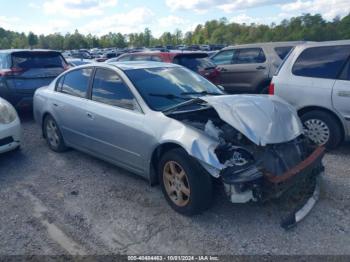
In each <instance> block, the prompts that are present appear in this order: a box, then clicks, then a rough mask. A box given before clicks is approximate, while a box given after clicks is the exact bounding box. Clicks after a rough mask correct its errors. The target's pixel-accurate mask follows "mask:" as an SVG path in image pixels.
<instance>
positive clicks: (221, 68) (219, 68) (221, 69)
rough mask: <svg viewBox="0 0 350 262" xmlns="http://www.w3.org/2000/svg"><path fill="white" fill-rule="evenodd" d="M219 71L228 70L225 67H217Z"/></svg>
mask: <svg viewBox="0 0 350 262" xmlns="http://www.w3.org/2000/svg"><path fill="white" fill-rule="evenodd" d="M217 69H218V70H219V71H220V72H227V71H228V70H227V69H226V68H223V67H218V68H217Z"/></svg>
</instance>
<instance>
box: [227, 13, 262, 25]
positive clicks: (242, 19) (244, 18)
mask: <svg viewBox="0 0 350 262" xmlns="http://www.w3.org/2000/svg"><path fill="white" fill-rule="evenodd" d="M229 21H230V23H237V24H247V25H250V24H253V23H254V24H262V23H263V22H265V21H262V19H261V18H257V17H251V16H248V15H247V14H239V15H237V16H233V17H232V18H231V19H229Z"/></svg>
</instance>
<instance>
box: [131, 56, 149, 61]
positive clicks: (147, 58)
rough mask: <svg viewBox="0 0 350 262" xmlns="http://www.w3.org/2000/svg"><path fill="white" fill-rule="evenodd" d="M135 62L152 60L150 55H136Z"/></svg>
mask: <svg viewBox="0 0 350 262" xmlns="http://www.w3.org/2000/svg"><path fill="white" fill-rule="evenodd" d="M132 60H133V61H152V58H151V56H150V55H134V56H133V59H132Z"/></svg>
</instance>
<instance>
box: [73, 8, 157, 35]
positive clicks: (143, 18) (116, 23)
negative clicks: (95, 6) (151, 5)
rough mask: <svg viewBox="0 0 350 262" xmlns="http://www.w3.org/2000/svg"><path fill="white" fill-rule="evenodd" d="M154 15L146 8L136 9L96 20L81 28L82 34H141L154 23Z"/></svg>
mask: <svg viewBox="0 0 350 262" xmlns="http://www.w3.org/2000/svg"><path fill="white" fill-rule="evenodd" d="M153 19H154V13H153V12H152V11H151V10H150V9H148V8H144V7H139V8H134V9H132V10H130V11H129V12H125V13H119V14H115V15H111V16H106V17H103V18H100V19H94V20H92V21H91V22H89V23H87V24H85V25H84V26H82V27H80V28H79V31H81V32H82V33H91V34H96V35H99V36H101V35H104V34H108V33H109V32H120V33H122V34H129V33H135V32H141V31H143V30H144V28H145V27H147V25H150V24H152V23H153V21H154V20H153Z"/></svg>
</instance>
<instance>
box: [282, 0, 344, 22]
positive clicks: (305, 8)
mask: <svg viewBox="0 0 350 262" xmlns="http://www.w3.org/2000/svg"><path fill="white" fill-rule="evenodd" d="M280 8H281V10H282V12H283V13H282V14H281V15H280V16H285V17H291V16H295V15H298V14H300V13H311V14H317V13H318V14H321V15H322V16H323V17H324V18H325V19H327V20H332V19H333V18H334V17H336V16H340V17H344V16H346V15H347V14H349V13H350V2H349V0H307V1H304V0H296V1H294V2H292V3H288V4H284V5H280Z"/></svg>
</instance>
